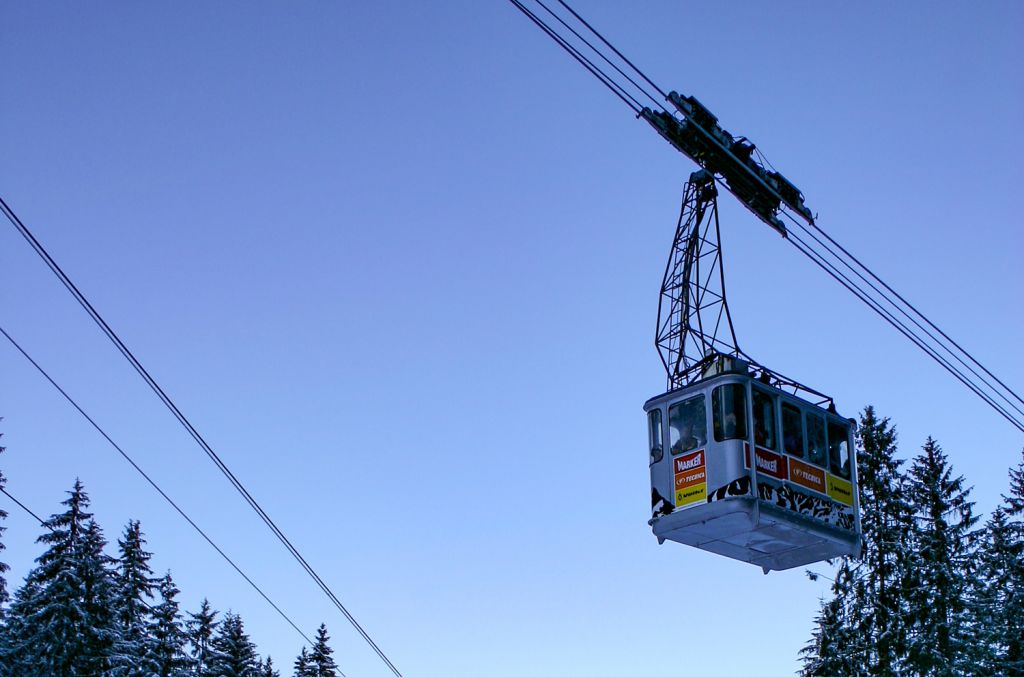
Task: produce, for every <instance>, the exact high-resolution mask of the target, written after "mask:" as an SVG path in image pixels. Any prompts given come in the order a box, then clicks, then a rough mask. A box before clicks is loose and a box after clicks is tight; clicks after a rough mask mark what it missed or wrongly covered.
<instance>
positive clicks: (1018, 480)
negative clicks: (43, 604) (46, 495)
mask: <svg viewBox="0 0 1024 677" xmlns="http://www.w3.org/2000/svg"><path fill="white" fill-rule="evenodd" d="M0 451H2V449H0ZM1020 456H1021V460H1020V465H1018V466H1017V467H1016V468H1015V469H1012V470H1010V495H1009V496H1007V495H1005V494H1003V501H1005V503H1006V512H1007V514H1009V515H1011V516H1018V515H1024V449H1021V451H1020Z"/></svg>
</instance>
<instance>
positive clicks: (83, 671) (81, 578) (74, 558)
mask: <svg viewBox="0 0 1024 677" xmlns="http://www.w3.org/2000/svg"><path fill="white" fill-rule="evenodd" d="M68 493H69V497H68V499H67V500H65V501H63V503H62V505H65V506H67V510H66V511H65V512H64V513H61V514H57V515H53V516H51V517H50V519H48V520H47V521H46V522H44V523H43V526H44V527H45V529H46V531H45V532H44V533H43V535H42V536H40V537H39V539H38V541H37V542H40V543H44V544H46V545H47V546H49V547H48V549H47V550H46V552H44V553H43V554H42V555H40V556H39V558H38V559H36V562H37V564H38V566H37V567H36V568H35V569H33V571H31V572H30V573H29V575H28V578H27V580H26V582H25V586H24V588H23V589H22V590H19V592H18V595H17V600H16V604H15V608H16V612H17V613H18V615H19V616H20V619H19V620H18V621H17V622H16V623H15V624H14V625H13V626H11V627H9V628H8V633H7V634H8V641H9V643H10V646H11V647H12V648H11V650H10V653H9V658H10V665H11V667H12V670H13V671H14V672H15V674H46V675H58V676H64V675H68V676H70V675H92V674H101V673H102V672H103V671H105V670H106V669H108V668H109V660H110V655H111V649H112V646H113V643H114V640H115V639H116V628H115V625H114V622H113V618H112V616H111V611H110V609H111V607H112V606H113V595H112V583H111V573H110V571H109V564H110V562H109V558H108V557H106V556H105V555H104V554H103V546H104V545H106V541H105V540H104V539H103V535H102V532H101V531H100V528H99V526H98V525H97V524H96V523H95V522H93V521H92V520H91V517H92V514H91V513H89V512H87V511H86V510H87V508H88V507H89V497H88V495H87V494H86V493H85V489H84V487H83V486H82V483H81V481H79V480H76V481H75V485H74V487H73V489H72V490H71V491H70V492H68Z"/></svg>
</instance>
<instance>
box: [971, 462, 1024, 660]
mask: <svg viewBox="0 0 1024 677" xmlns="http://www.w3.org/2000/svg"><path fill="white" fill-rule="evenodd" d="M979 562H980V567H979V572H978V576H977V577H976V580H977V581H978V585H977V587H976V590H977V592H976V600H975V610H976V617H975V626H976V627H977V628H978V635H979V637H978V645H979V646H980V647H981V648H982V651H983V654H982V658H981V663H982V666H983V668H984V670H985V672H986V673H987V674H993V675H995V674H998V675H1024V452H1022V460H1021V463H1020V464H1019V465H1018V466H1017V468H1015V469H1011V470H1010V494H1009V496H1007V495H1005V494H1004V495H1003V505H1001V506H1000V507H999V508H997V509H996V511H995V512H994V513H993V515H992V517H991V519H989V521H988V523H987V524H986V526H985V532H984V542H983V547H982V548H981V553H980V555H979Z"/></svg>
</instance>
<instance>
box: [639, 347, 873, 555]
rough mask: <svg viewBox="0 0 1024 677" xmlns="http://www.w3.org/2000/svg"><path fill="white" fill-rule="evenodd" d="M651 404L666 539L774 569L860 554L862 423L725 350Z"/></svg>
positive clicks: (659, 526) (656, 491)
mask: <svg viewBox="0 0 1024 677" xmlns="http://www.w3.org/2000/svg"><path fill="white" fill-rule="evenodd" d="M644 411H646V412H647V420H648V425H649V436H650V445H649V446H650V465H651V502H652V510H653V513H654V514H653V516H652V519H651V521H650V525H651V528H652V530H653V531H654V535H655V536H657V537H658V542H659V543H663V542H664V541H665V540H666V539H668V540H670V541H678V542H679V543H685V544H686V545H692V546H694V547H697V548H700V549H702V550H708V551H710V552H714V553H717V554H719V555H725V556H726V557H732V558H733V559H738V560H742V561H744V562H750V563H751V564H756V565H758V566H760V567H762V568H763V569H764V571H765V573H768V571H771V570H776V571H780V570H783V569H790V568H792V567H797V566H800V565H804V564H810V563H811V562H818V561H821V560H824V559H829V558H832V557H837V556H840V555H853V556H856V555H859V554H860V544H861V536H860V509H859V504H858V496H857V468H856V466H857V464H856V462H855V458H854V451H853V449H854V447H853V428H854V422H853V421H852V420H847V419H843V418H841V417H839V416H838V415H836V414H835V413H834V409H833V410H832V411H826V410H825V409H823V408H822V407H820V406H817V405H815V404H812V403H810V402H807V401H806V400H803V399H800V398H799V397H795V396H793V395H790V394H789V393H786V392H784V391H782V390H779V389H778V388H774V387H771V386H769V385H767V384H765V383H763V382H761V381H760V380H758V379H755V378H754V377H753V376H752V375H751V373H750V371H749V369H748V365H747V363H746V362H743V361H742V360H738V359H735V358H729V357H724V356H723V357H719V358H718V359H717V360H716V361H715V362H714V363H712V365H711V366H710V367H709V368H708V369H707V370H705V372H704V375H703V378H702V379H701V380H699V381H697V382H696V383H693V384H691V385H689V386H686V387H684V388H680V389H677V390H673V391H670V392H667V393H664V394H662V395H658V396H657V397H654V398H651V399H650V400H648V401H647V402H646V403H645V404H644ZM751 450H753V453H751Z"/></svg>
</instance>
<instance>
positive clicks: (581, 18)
mask: <svg viewBox="0 0 1024 677" xmlns="http://www.w3.org/2000/svg"><path fill="white" fill-rule="evenodd" d="M539 1H540V0H538V2H539ZM558 3H559V4H560V5H562V7H565V8H566V9H567V10H569V11H570V12H571V13H572V15H573V16H574V17H576V18H577V19H578V20H579V22H580V23H581V24H583V25H584V26H586V27H587V29H588V30H589V31H590V32H591V33H593V34H594V35H596V36H597V37H598V39H600V40H601V42H603V43H604V44H606V45H608V47H609V48H610V49H611V50H612V51H613V52H615V54H616V55H618V57H619V58H620V59H622V60H623V61H625V62H626V63H627V64H629V67H630V68H632V69H633V70H634V71H636V72H637V73H638V74H639V75H640V77H642V78H643V79H644V80H646V81H647V84H649V85H650V86H651V87H654V90H655V91H656V92H658V94H661V98H662V99H667V98H668V94H666V93H665V92H664V91H662V89H661V88H660V87H658V85H656V84H654V82H652V81H651V79H650V78H649V77H647V76H646V75H645V74H644V72H643V71H642V70H640V69H639V68H637V67H636V66H634V65H633V62H632V61H630V60H629V59H627V58H626V57H625V55H624V54H623V53H622V52H620V51H619V50H617V49H615V45H613V44H612V43H610V42H608V41H607V40H605V38H604V36H603V35H601V34H600V33H598V32H597V30H596V29H595V28H594V27H593V26H591V25H590V24H589V23H587V20H586V19H584V18H583V17H581V16H580V15H579V14H577V13H576V10H574V9H573V8H572V7H570V6H569V5H568V4H566V3H565V0H558ZM620 72H621V71H620ZM623 75H625V73H623ZM659 105H660V104H659Z"/></svg>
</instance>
